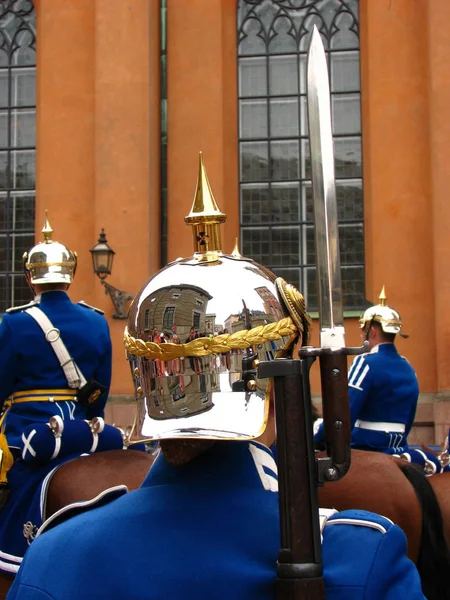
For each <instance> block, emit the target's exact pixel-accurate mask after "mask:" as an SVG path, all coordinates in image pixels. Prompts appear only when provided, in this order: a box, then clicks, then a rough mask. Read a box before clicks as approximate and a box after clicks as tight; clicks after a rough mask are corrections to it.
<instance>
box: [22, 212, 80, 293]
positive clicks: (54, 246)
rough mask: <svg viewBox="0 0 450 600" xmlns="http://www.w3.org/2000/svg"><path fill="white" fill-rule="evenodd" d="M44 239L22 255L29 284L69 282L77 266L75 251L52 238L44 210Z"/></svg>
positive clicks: (51, 231) (51, 230)
mask: <svg viewBox="0 0 450 600" xmlns="http://www.w3.org/2000/svg"><path fill="white" fill-rule="evenodd" d="M42 233H43V236H44V241H43V242H40V243H39V244H37V245H36V246H34V247H33V248H32V249H31V250H30V251H29V252H25V253H24V255H23V262H24V269H25V272H26V273H28V274H29V281H30V283H31V284H33V285H35V284H40V285H42V284H51V283H65V284H69V285H70V284H71V283H72V281H73V277H74V275H75V270H76V267H77V255H76V252H72V251H71V250H69V249H68V248H66V246H63V244H60V243H59V242H55V241H54V240H53V239H52V236H53V229H52V228H51V226H50V223H49V220H48V213H47V211H45V221H44V227H43V228H42Z"/></svg>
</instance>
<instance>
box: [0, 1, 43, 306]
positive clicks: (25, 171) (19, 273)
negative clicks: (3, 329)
mask: <svg viewBox="0 0 450 600" xmlns="http://www.w3.org/2000/svg"><path fill="white" fill-rule="evenodd" d="M4 82H6V85H4ZM2 84H3V85H2ZM0 85H1V86H2V89H3V90H6V95H3V97H2V96H1V95H0V314H2V313H3V312H5V310H6V309H7V308H8V307H9V306H12V305H18V304H23V303H26V302H28V301H29V300H30V299H31V298H32V292H31V290H30V289H29V288H28V285H27V283H26V280H25V277H24V272H23V260H22V256H23V253H24V252H25V251H28V250H29V249H30V248H31V247H32V246H33V245H34V236H35V196H36V175H35V170H36V158H35V156H36V141H35V129H36V99H35V94H36V16H35V11H34V5H33V2H31V0H20V1H19V2H17V1H14V0H3V1H2V2H1V3H0Z"/></svg>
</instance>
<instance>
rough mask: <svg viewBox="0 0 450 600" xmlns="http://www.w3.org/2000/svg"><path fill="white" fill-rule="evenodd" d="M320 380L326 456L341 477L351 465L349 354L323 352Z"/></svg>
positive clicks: (338, 477)
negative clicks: (330, 459)
mask: <svg viewBox="0 0 450 600" xmlns="http://www.w3.org/2000/svg"><path fill="white" fill-rule="evenodd" d="M319 362H320V379H321V384H322V405H323V421H324V433H325V445H326V450H327V455H328V456H330V457H331V458H332V464H333V466H332V468H334V469H336V470H337V472H336V474H335V476H334V477H331V478H332V479H340V478H341V477H343V476H344V475H345V473H346V472H347V471H348V469H349V467H350V443H351V429H350V405H349V401H348V379H347V355H346V354H345V353H344V352H330V353H329V354H327V353H324V354H321V355H320V358H319Z"/></svg>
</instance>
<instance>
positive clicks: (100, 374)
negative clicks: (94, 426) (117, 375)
mask: <svg viewBox="0 0 450 600" xmlns="http://www.w3.org/2000/svg"><path fill="white" fill-rule="evenodd" d="M102 318H103V317H102ZM103 320H104V331H103V332H102V334H103V335H102V339H103V353H102V358H101V361H100V365H99V368H98V369H97V370H96V372H95V376H94V378H95V380H96V381H98V382H99V383H101V384H102V385H105V386H106V391H105V392H104V393H103V394H102V396H101V397H100V398H99V400H98V402H95V403H94V404H93V405H92V406H91V407H89V409H88V410H87V418H88V419H93V418H94V417H103V416H104V410H105V405H106V401H107V400H108V395H109V388H110V386H111V375H112V344H111V336H110V333H109V327H108V321H107V320H106V319H103Z"/></svg>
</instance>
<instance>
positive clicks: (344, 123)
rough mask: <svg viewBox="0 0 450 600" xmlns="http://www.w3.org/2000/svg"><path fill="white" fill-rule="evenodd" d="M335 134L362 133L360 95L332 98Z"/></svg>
mask: <svg viewBox="0 0 450 600" xmlns="http://www.w3.org/2000/svg"><path fill="white" fill-rule="evenodd" d="M331 106H332V115H333V117H332V118H333V133H334V134H336V135H339V134H340V133H344V134H349V133H350V134H351V133H361V112H360V106H361V99H360V95H359V94H345V95H339V96H333V97H332V103H331Z"/></svg>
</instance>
